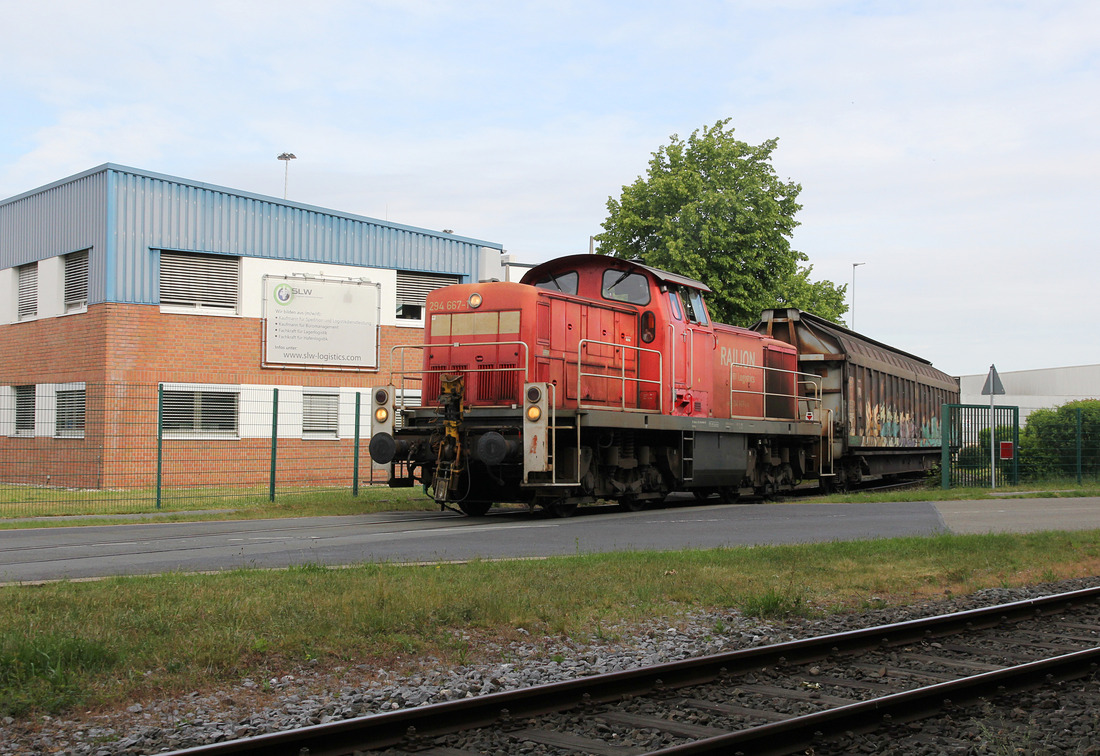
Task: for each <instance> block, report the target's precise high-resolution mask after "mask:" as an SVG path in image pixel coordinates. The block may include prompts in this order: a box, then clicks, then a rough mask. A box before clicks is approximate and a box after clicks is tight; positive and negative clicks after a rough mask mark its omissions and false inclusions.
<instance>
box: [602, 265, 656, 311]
mask: <svg viewBox="0 0 1100 756" xmlns="http://www.w3.org/2000/svg"><path fill="white" fill-rule="evenodd" d="M600 293H601V294H602V295H603V297H604V299H614V300H615V301H616V302H629V303H630V304H636V305H647V304H649V279H648V278H646V277H645V275H643V274H642V273H635V272H633V271H629V270H615V269H614V268H610V269H608V270H605V271H604V272H603V285H602V286H601V287H600Z"/></svg>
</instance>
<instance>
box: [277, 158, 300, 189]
mask: <svg viewBox="0 0 1100 756" xmlns="http://www.w3.org/2000/svg"><path fill="white" fill-rule="evenodd" d="M278 159H279V160H282V161H283V162H284V163H286V169H285V170H284V171H283V199H286V186H287V182H288V181H290V161H291V160H297V159H298V156H297V155H295V154H294V153H293V152H284V153H283V154H282V155H279V157H278Z"/></svg>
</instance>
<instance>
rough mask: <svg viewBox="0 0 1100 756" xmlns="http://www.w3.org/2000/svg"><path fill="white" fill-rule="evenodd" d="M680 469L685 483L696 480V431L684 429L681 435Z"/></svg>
mask: <svg viewBox="0 0 1100 756" xmlns="http://www.w3.org/2000/svg"><path fill="white" fill-rule="evenodd" d="M680 471H681V473H683V477H684V482H685V483H689V482H691V481H693V480H695V431H684V432H683V434H682V436H681V437H680Z"/></svg>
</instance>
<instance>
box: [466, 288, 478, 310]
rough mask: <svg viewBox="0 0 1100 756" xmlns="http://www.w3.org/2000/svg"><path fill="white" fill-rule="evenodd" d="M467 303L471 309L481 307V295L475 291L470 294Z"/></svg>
mask: <svg viewBox="0 0 1100 756" xmlns="http://www.w3.org/2000/svg"><path fill="white" fill-rule="evenodd" d="M468 303H469V305H470V309H471V310H476V309H477V308H478V307H481V295H480V294H478V293H477V292H476V291H475V292H474V293H473V294H471V295H470V299H469V300H468Z"/></svg>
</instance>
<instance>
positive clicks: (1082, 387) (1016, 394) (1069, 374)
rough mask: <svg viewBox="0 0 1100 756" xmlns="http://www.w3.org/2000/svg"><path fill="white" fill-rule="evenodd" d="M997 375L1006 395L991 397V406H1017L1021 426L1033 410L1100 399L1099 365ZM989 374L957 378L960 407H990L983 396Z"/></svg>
mask: <svg viewBox="0 0 1100 756" xmlns="http://www.w3.org/2000/svg"><path fill="white" fill-rule="evenodd" d="M997 374H998V375H999V376H1000V378H1001V384H1002V385H1003V386H1004V390H1005V393H1004V394H999V395H997V396H995V397H993V399H994V403H995V404H996V405H997V406H998V407H1019V408H1020V425H1021V427H1022V426H1023V425H1024V423H1025V422H1026V421H1027V416H1028V415H1029V414H1031V412H1033V411H1034V410H1037V409H1051V408H1054V407H1060V406H1061V405H1063V404H1066V403H1067V402H1072V401H1075V400H1077V399H1100V365H1077V366H1073V367H1057V368H1042V369H1039V370H1015V371H1009V372H1005V373H1002V372H1000V371H998V372H997ZM988 375H989V374H988V373H981V374H978V375H964V376H960V377H959V393H960V401H961V402H962V403H963V404H978V405H984V406H988V405H989V397H988V396H982V387H983V386H985V381H986V378H987V377H988Z"/></svg>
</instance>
